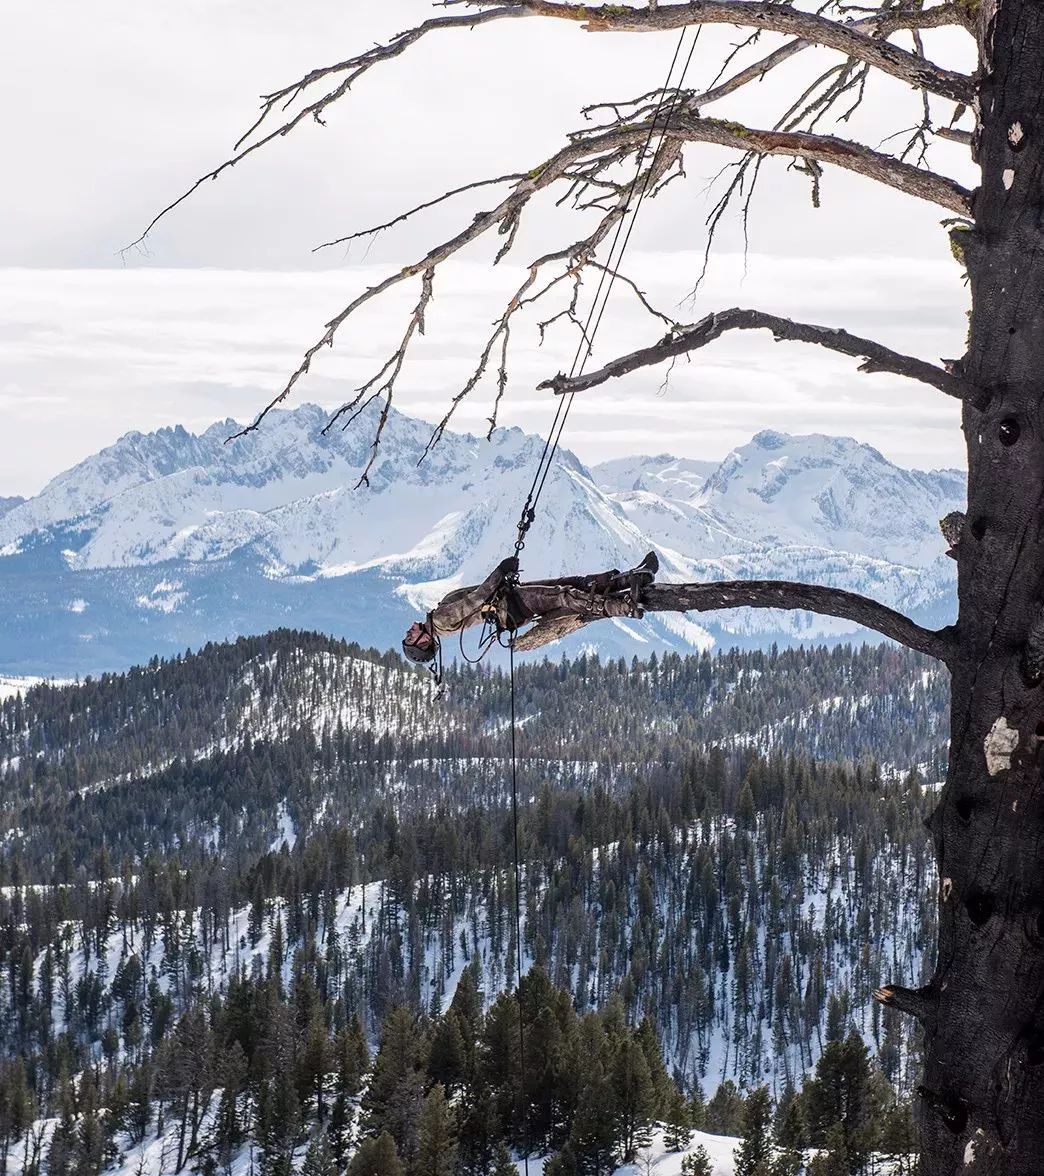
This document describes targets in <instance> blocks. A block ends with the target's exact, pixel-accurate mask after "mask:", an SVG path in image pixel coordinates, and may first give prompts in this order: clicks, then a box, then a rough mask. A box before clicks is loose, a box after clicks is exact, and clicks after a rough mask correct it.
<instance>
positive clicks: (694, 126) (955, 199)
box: [669, 114, 972, 216]
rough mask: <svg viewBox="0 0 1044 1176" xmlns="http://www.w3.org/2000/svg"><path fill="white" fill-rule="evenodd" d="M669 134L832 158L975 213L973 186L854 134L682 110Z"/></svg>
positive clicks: (913, 192)
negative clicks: (759, 124)
mask: <svg viewBox="0 0 1044 1176" xmlns="http://www.w3.org/2000/svg"><path fill="white" fill-rule="evenodd" d="M669 134H671V135H672V136H675V137H677V138H679V139H683V140H686V141H688V142H700V143H714V144H716V145H717V146H719V147H732V148H735V149H737V150H739V151H756V152H758V153H759V154H760V155H789V156H793V157H797V158H799V159H815V160H818V161H819V162H820V163H832V164H834V165H835V166H836V167H843V168H844V169H845V170H846V171H852V172H856V173H857V174H858V175H862V176H866V177H867V178H868V179H872V180H877V181H878V182H879V183H882V184H887V185H888V186H889V187H891V188H898V190H899V191H900V192H905V193H906V194H907V195H908V196H917V197H919V198H920V199H922V200H929V201H931V202H932V203H934V204H939V205H941V206H942V207H943V208H947V209H949V210H950V211H951V212H957V213H960V214H961V215H962V216H970V215H971V195H972V194H971V192H969V191H968V189H967V188H964V187H962V186H961V185H960V184H958V183H957V182H956V181H955V180H951V179H950V178H949V177H947V176H940V175H938V174H936V173H935V172H931V171H927V170H926V169H924V168H921V167H915V166H914V165H913V164H910V163H903V162H902V161H901V160H898V159H896V158H895V157H894V156H892V155H885V154H884V153H882V152H880V151H874V150H873V149H872V148H870V147H866V146H864V145H863V144H862V143H856V142H854V141H852V140H851V139H841V138H839V137H838V136H836V135H815V134H809V133H808V132H805V131H768V130H757V129H755V128H753V127H746V126H743V125H742V124H741V123H734V122H725V121H724V120H722V119H714V118H698V117H696V116H694V115H692V114H682V115H679V116H678V117H677V118H675V119H673V120H672V122H671V127H670V131H669Z"/></svg>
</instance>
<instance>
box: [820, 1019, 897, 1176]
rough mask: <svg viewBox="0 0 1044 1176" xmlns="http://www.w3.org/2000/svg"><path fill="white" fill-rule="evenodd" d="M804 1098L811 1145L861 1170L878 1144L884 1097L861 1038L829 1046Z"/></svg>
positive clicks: (837, 1042)
mask: <svg viewBox="0 0 1044 1176" xmlns="http://www.w3.org/2000/svg"><path fill="white" fill-rule="evenodd" d="M801 1097H802V1103H803V1106H804V1111H805V1119H806V1121H807V1123H808V1129H809V1140H810V1142H811V1143H812V1144H813V1145H815V1146H816V1147H829V1148H831V1149H832V1150H833V1151H835V1152H838V1153H839V1154H840V1155H842V1156H843V1157H844V1160H845V1162H847V1163H848V1164H849V1165H850V1169H851V1170H852V1171H854V1172H857V1171H859V1170H860V1168H861V1167H862V1166H863V1164H864V1163H865V1161H866V1158H867V1156H868V1155H869V1153H870V1150H871V1148H872V1146H873V1144H874V1142H875V1136H876V1128H877V1122H876V1119H877V1113H878V1111H879V1110H880V1106H879V1097H880V1095H879V1090H878V1088H877V1087H876V1086H875V1084H874V1082H873V1080H872V1072H871V1068H870V1059H869V1054H868V1051H867V1048H866V1046H865V1045H864V1044H863V1041H862V1039H861V1038H860V1037H859V1036H858V1034H856V1033H850V1034H849V1035H848V1037H847V1038H845V1040H844V1041H832V1042H830V1043H829V1044H828V1045H827V1047H826V1049H825V1050H824V1051H823V1053H822V1056H821V1057H820V1059H819V1062H818V1063H817V1065H816V1073H815V1077H814V1078H813V1079H812V1080H811V1081H810V1082H808V1083H807V1084H806V1088H805V1090H804V1091H803V1092H802V1096H801ZM828 1140H834V1142H832V1143H829V1142H828Z"/></svg>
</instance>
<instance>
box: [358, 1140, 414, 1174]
mask: <svg viewBox="0 0 1044 1176" xmlns="http://www.w3.org/2000/svg"><path fill="white" fill-rule="evenodd" d="M346 1176H406V1169H405V1168H404V1167H403V1164H402V1160H400V1159H399V1152H398V1149H397V1148H396V1146H395V1140H394V1139H392V1137H391V1136H390V1135H389V1134H388V1132H387V1131H383V1132H381V1134H380V1135H378V1136H377V1138H376V1139H364V1140H363V1141H362V1142H361V1143H360V1144H359V1148H358V1150H357V1151H356V1153H355V1155H354V1156H353V1157H352V1162H351V1163H350V1164H349V1165H348V1170H347V1173H346Z"/></svg>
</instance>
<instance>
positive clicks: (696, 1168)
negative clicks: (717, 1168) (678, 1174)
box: [681, 1143, 714, 1176]
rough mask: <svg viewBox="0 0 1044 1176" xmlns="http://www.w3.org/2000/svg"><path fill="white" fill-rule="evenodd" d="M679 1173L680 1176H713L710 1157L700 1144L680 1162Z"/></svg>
mask: <svg viewBox="0 0 1044 1176" xmlns="http://www.w3.org/2000/svg"><path fill="white" fill-rule="evenodd" d="M681 1171H682V1176H714V1167H713V1165H712V1164H711V1158H710V1155H709V1153H708V1152H707V1149H706V1148H705V1147H704V1146H703V1144H702V1143H701V1144H699V1145H698V1146H697V1147H696V1149H695V1150H694V1151H693V1152H691V1153H690V1154H689V1155H687V1156H686V1157H685V1158H684V1159H683V1160H682V1163H681Z"/></svg>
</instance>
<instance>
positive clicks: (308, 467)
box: [0, 405, 963, 675]
mask: <svg viewBox="0 0 1044 1176" xmlns="http://www.w3.org/2000/svg"><path fill="white" fill-rule="evenodd" d="M377 411H378V406H377V405H373V406H370V407H369V408H368V409H367V410H366V411H365V412H364V413H363V414H362V417H361V419H359V420H358V421H356V422H354V424H353V425H352V426H351V427H350V428H348V429H347V430H341V429H340V428H339V427H338V426H337V425H335V426H334V427H333V428H332V429H331V430H330V431H329V432H328V433H325V434H324V433H323V432H322V429H323V426H324V425H325V424H326V423H327V421H328V419H329V412H328V410H327V409H324V408H321V407H319V406H316V405H301V406H299V407H296V408H292V409H286V410H279V411H276V412H273V413H272V414H271V415H270V416H269V418H267V419H266V420H265V422H264V423H263V425H262V426H261V428H259V429H258V430H256V431H254V432H251V433H249V434H248V435H247V436H245V437H241V438H239V439H238V440H236V441H235V442H233V443H231V444H227V443H226V442H227V438H228V437H229V435H230V434H231V433H234V432H236V431H237V429H239V428H240V427H241V426H240V425H239V424H237V422H235V421H230V420H225V421H220V422H215V423H214V424H213V425H211V426H210V427H209V428H207V429H205V430H203V431H202V432H201V433H198V434H197V433H193V432H190V431H189V430H187V429H185V428H184V427H182V426H180V425H175V426H170V427H166V428H163V429H158V430H156V431H154V432H152V433H140V432H135V433H127V434H125V435H124V436H123V437H121V438H120V439H119V440H117V441H116V442H114V444H113V445H111V446H108V447H106V448H105V449H103V450H101V451H100V452H99V453H97V454H94V455H93V456H92V457H89V458H87V459H86V460H84V461H83V462H80V463H79V464H78V465H76V466H75V467H73V468H72V469H70V470H68V471H66V472H65V473H63V474H61V475H59V476H58V477H57V478H55V479H53V480H52V481H51V482H50V483H49V484H48V486H47V487H45V489H44V490H43V491H42V492H41V493H40V494H39V495H37V496H36V497H35V498H32V499H29V500H28V501H26V502H22V503H20V504H17V505H15V506H12V507H11V508H10V509H8V510H7V511H6V512H4V511H0V589H2V590H3V591H4V592H5V594H6V596H7V598H8V599H11V600H16V601H19V602H21V603H20V605H19V607H18V608H15V609H13V610H10V613H9V615H8V616H7V617H5V618H0V669H3V670H7V671H10V672H22V673H33V672H38V673H39V672H46V673H58V674H60V675H67V674H69V673H72V672H76V671H78V670H79V671H83V670H86V669H98V668H107V667H110V666H118V665H121V664H126V663H127V662H128V661H131V660H144V659H147V658H148V657H149V656H151V655H152V654H153V653H155V652H159V651H167V650H169V649H171V648H184V647H185V646H186V645H188V644H192V643H194V642H197V641H201V640H209V639H211V638H214V637H227V636H231V635H234V634H237V633H252V632H259V631H263V630H264V629H267V628H272V627H276V626H279V625H284V624H287V623H293V624H296V625H300V626H302V627H313V628H317V629H320V630H323V631H327V632H332V633H336V634H339V635H344V636H347V637H350V638H352V639H357V640H360V641H361V642H364V643H366V644H372V643H374V642H376V643H379V644H384V645H386V646H387V645H393V644H395V643H396V642H397V638H398V636H399V635H400V633H401V627H402V625H403V622H404V621H408V620H409V619H410V617H411V616H413V615H417V614H418V613H420V612H423V611H426V610H427V609H428V608H430V607H431V606H432V605H433V604H434V603H436V601H437V600H438V599H439V598H440V597H441V596H443V595H444V594H445V593H446V592H447V591H450V590H451V589H453V588H456V587H459V586H461V585H462V584H467V583H475V582H478V581H479V580H481V579H483V578H484V577H485V576H486V574H487V573H488V572H489V570H490V568H491V567H493V566H495V565H496V564H497V563H498V562H499V561H500V560H501V559H502V558H503V557H504V556H505V555H507V554H509V553H510V552H511V550H512V546H513V543H514V538H515V527H516V523H517V521H518V517H519V512H520V510H521V507H522V504H523V502H524V501H525V498H526V494H527V492H528V490H529V488H530V485H531V483H532V479H533V474H534V471H535V469H536V466H537V462H538V460H539V457H540V454H541V452H542V450H543V447H544V442H543V440H542V439H541V438H540V437H537V436H534V435H532V434H527V433H525V432H523V431H522V430H521V429H518V428H506V429H503V430H498V431H497V432H495V433H494V434H493V437H492V438H491V439H490V440H489V441H487V440H486V439H485V438H480V437H476V436H472V435H470V434H465V433H455V432H446V433H445V434H444V435H443V437H442V439H441V441H440V442H439V444H438V445H437V446H435V447H434V449H432V450H431V451H430V452H426V450H427V447H428V443H429V440H430V438H431V433H432V426H431V425H430V424H429V423H428V422H426V421H422V420H418V419H416V418H413V417H410V416H407V415H405V414H403V413H400V412H397V411H395V410H393V411H392V412H391V413H390V414H389V417H388V421H387V426H386V428H385V432H384V435H383V438H382V441H381V446H380V449H379V452H378V455H377V460H376V462H375V463H374V465H373V468H372V470H371V472H370V475H369V486H368V487H364V488H360V489H357V488H356V486H357V483H358V481H359V477H360V475H361V473H362V470H363V468H364V466H365V464H366V462H367V461H368V460H369V457H370V453H371V449H370V447H371V443H372V439H373V428H374V424H375V414H376V412H377ZM422 459H423V460H422ZM962 497H963V482H962V479H961V476H960V475H959V474H955V473H954V472H952V471H941V472H932V473H922V472H918V471H910V470H902V469H900V468H899V467H897V466H895V465H893V464H892V463H890V462H888V461H887V460H886V459H885V458H884V457H883V456H882V455H881V454H880V453H879V452H878V451H877V450H875V449H873V448H872V447H871V446H868V445H864V444H862V443H860V442H858V441H855V440H853V439H852V438H844V437H828V436H823V435H818V434H810V435H807V436H791V435H788V434H786V433H782V432H778V431H774V430H765V431H762V432H761V433H758V434H757V435H756V436H755V437H753V438H752V439H751V441H749V442H748V443H747V444H746V445H742V446H739V447H737V448H736V449H735V450H733V451H732V453H730V454H729V455H728V456H727V457H726V458H725V460H724V461H722V462H720V463H709V462H701V461H699V460H696V459H689V458H678V457H675V456H673V455H670V454H660V455H657V456H636V457H633V458H621V459H615V460H613V461H610V462H604V463H602V464H601V465H598V466H594V467H593V468H591V469H588V468H587V467H586V466H585V465H584V463H583V462H582V461H581V460H580V459H579V458H578V457H577V456H576V455H575V454H573V453H572V452H570V451H569V450H560V451H559V453H558V456H557V458H556V460H555V462H554V464H553V466H552V468H551V471H550V474H549V476H548V478H547V482H546V485H545V486H544V490H543V495H542V498H541V500H540V503H539V507H538V510H537V516H536V520H535V522H534V524H533V527H532V529H531V531H530V533H529V536H528V540H527V543H526V547H525V549H524V550H523V552H522V570H523V575H527V576H530V577H534V578H536V577H546V576H554V575H563V574H576V573H577V572H584V571H598V570H602V569H605V568H609V567H627V566H631V565H632V564H633V563H634V562H636V561H637V560H638V559H640V558H641V556H642V555H643V554H644V553H645V551H647V550H648V549H649V548H650V547H654V548H656V549H657V550H658V551H659V553H660V557H661V565H662V572H661V576H662V578H665V579H671V580H683V579H731V578H743V577H751V576H758V577H770V578H771V577H776V578H780V579H804V580H811V581H819V582H826V583H836V584H838V585H840V586H844V587H849V588H851V589H853V590H856V591H864V592H866V593H868V594H869V595H873V596H877V597H878V598H880V599H882V600H884V601H885V602H886V603H889V604H892V605H894V606H896V607H907V608H909V609H912V610H914V611H916V612H918V615H920V616H924V617H927V616H929V615H930V616H932V617H933V618H934V613H935V612H938V611H939V610H942V611H943V612H945V611H946V610H947V609H948V608H949V607H950V604H949V602H950V601H951V600H952V595H953V565H952V561H949V560H946V559H945V558H944V550H945V549H944V545H943V543H942V538H941V536H940V535H939V533H938V527H937V520H938V519H939V518H940V517H942V516H943V515H944V514H946V513H947V511H949V510H951V509H954V508H955V507H958V506H960V505H961V498H962ZM852 633H853V630H852V628H851V626H848V627H846V626H844V625H843V624H841V623H839V622H831V621H826V622H821V621H820V620H819V619H812V620H810V619H809V618H807V617H804V618H801V617H792V616H784V615H782V614H781V615H775V614H766V613H758V614H747V613H742V612H741V613H737V614H735V615H723V616H721V617H717V618H706V617H700V618H692V617H689V618H682V617H666V616H664V617H657V618H650V619H648V620H646V621H643V622H636V623H630V622H628V623H620V624H612V625H603V626H598V627H595V628H592V629H591V630H589V631H585V632H584V633H583V634H582V636H581V637H580V638H579V639H578V640H580V641H583V642H587V643H594V644H596V645H597V646H598V647H599V648H602V649H604V650H606V651H607V652H608V651H613V652H631V651H633V650H634V649H635V647H636V646H637V647H638V648H643V647H644V648H645V651H646V652H648V649H649V648H662V647H665V646H666V647H670V648H686V649H691V648H694V647H696V648H706V647H707V646H709V645H710V644H712V643H713V641H714V640H715V639H724V640H726V641H729V642H740V643H742V644H756V643H758V642H760V641H763V640H764V641H768V640H774V639H775V640H778V639H783V640H786V639H787V637H788V635H789V636H790V637H798V636H800V637H801V638H802V639H809V638H812V637H815V636H823V637H828V636H833V637H839V636H850V635H852Z"/></svg>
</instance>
